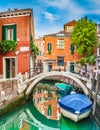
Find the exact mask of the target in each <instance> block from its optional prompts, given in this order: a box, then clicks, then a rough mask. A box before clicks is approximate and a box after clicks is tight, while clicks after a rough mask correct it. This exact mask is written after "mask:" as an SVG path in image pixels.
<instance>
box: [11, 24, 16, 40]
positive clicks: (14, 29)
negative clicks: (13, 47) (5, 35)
mask: <svg viewBox="0 0 100 130" xmlns="http://www.w3.org/2000/svg"><path fill="white" fill-rule="evenodd" d="M12 28H13V40H14V41H16V25H12Z"/></svg>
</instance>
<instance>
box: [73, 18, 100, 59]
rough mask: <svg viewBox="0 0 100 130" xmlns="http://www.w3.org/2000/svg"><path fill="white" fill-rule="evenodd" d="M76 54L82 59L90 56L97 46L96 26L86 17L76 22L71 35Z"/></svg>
mask: <svg viewBox="0 0 100 130" xmlns="http://www.w3.org/2000/svg"><path fill="white" fill-rule="evenodd" d="M71 38H72V43H73V45H74V46H75V50H76V52H78V53H79V54H81V55H82V56H83V57H87V56H91V55H92V53H93V50H94V47H95V46H96V45H97V42H98V41H97V35H96V24H95V23H94V22H92V21H91V20H89V19H88V18H87V17H84V18H81V19H80V20H78V22H77V23H76V25H75V26H74V28H73V30H72V34H71Z"/></svg>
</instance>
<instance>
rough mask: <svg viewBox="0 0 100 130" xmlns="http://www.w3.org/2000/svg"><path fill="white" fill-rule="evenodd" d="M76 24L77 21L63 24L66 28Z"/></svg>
mask: <svg viewBox="0 0 100 130" xmlns="http://www.w3.org/2000/svg"><path fill="white" fill-rule="evenodd" d="M76 22H77V21H75V20H72V21H70V22H68V23H65V24H64V26H66V25H67V26H73V25H75V24H76Z"/></svg>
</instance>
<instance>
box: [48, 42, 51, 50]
mask: <svg viewBox="0 0 100 130" xmlns="http://www.w3.org/2000/svg"><path fill="white" fill-rule="evenodd" d="M51 49H52V46H51V43H48V51H51Z"/></svg>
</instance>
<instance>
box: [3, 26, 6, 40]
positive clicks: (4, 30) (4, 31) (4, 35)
mask: <svg viewBox="0 0 100 130" xmlns="http://www.w3.org/2000/svg"><path fill="white" fill-rule="evenodd" d="M2 40H6V26H2Z"/></svg>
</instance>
